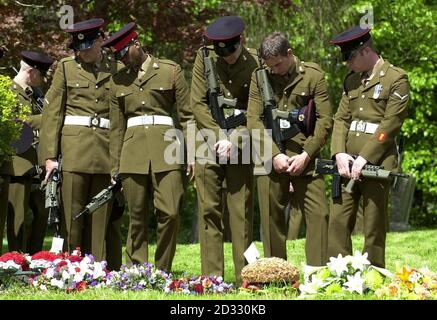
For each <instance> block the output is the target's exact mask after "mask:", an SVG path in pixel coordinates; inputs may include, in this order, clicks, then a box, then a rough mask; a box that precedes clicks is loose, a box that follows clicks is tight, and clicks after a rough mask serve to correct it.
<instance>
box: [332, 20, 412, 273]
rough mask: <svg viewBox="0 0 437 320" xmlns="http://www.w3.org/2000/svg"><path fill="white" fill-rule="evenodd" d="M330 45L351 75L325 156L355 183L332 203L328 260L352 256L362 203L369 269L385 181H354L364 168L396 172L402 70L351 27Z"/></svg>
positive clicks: (382, 219)
mask: <svg viewBox="0 0 437 320" xmlns="http://www.w3.org/2000/svg"><path fill="white" fill-rule="evenodd" d="M331 43H333V44H336V45H338V46H340V48H341V52H342V55H343V60H344V61H346V66H347V67H348V69H350V70H351V72H350V73H349V74H348V75H347V76H346V79H345V81H344V92H343V96H342V99H341V101H340V105H339V107H338V111H337V113H336V115H335V117H334V129H333V134H332V143H331V153H332V156H333V157H335V160H336V163H337V167H338V171H339V173H340V174H341V175H342V176H343V177H344V178H349V179H354V180H357V183H356V185H355V187H354V189H353V193H352V194H349V193H347V192H345V191H343V192H342V194H341V198H340V199H338V200H334V202H333V206H332V211H331V216H330V221H329V244H328V255H329V256H330V257H331V256H337V255H338V254H340V253H341V254H342V255H347V254H352V241H351V232H352V230H353V227H354V225H355V220H356V217H357V210H358V206H359V202H360V198H363V200H364V201H363V203H364V206H363V222H364V230H363V231H364V239H365V244H364V249H363V252H367V253H368V259H369V261H370V262H371V263H372V264H373V265H376V266H379V267H384V266H385V257H384V256H385V238H386V232H387V225H388V224H387V219H388V217H387V203H388V194H389V190H390V183H391V182H390V181H388V180H374V179H371V178H364V179H362V180H360V173H361V170H362V168H363V166H364V165H365V164H373V165H383V166H384V169H386V170H390V171H396V170H397V169H398V152H397V149H396V136H397V135H398V133H399V130H400V128H401V126H402V123H403V121H404V119H405V118H406V116H407V105H408V96H409V90H410V89H409V83H408V77H407V75H406V73H405V71H404V70H402V69H400V68H397V67H394V66H393V65H392V64H390V62H388V61H387V60H384V59H383V58H382V57H381V56H379V55H378V54H377V53H376V51H375V49H374V48H373V43H372V38H371V35H370V29H367V28H364V29H362V28H360V27H359V26H356V27H352V28H350V29H348V30H347V31H345V32H343V33H341V34H339V35H337V36H336V37H334V39H333V40H332V41H331ZM352 156H355V157H356V158H355V157H352ZM351 163H352V166H351V167H350V164H351Z"/></svg>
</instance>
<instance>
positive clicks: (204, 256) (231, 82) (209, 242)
mask: <svg viewBox="0 0 437 320" xmlns="http://www.w3.org/2000/svg"><path fill="white" fill-rule="evenodd" d="M244 28H245V24H244V21H243V20H242V19H241V18H240V17H238V16H225V17H221V18H219V19H217V20H216V21H214V22H213V23H212V24H211V25H210V26H208V28H207V29H206V32H205V37H206V38H207V39H209V40H212V43H213V45H214V48H213V50H212V48H210V47H208V48H207V50H208V52H209V56H210V57H211V59H212V61H213V63H214V64H215V68H216V70H217V77H218V82H219V85H220V90H221V91H222V94H223V95H224V96H225V97H226V98H229V99H234V98H236V105H235V107H234V108H230V109H229V112H230V113H233V114H234V115H239V114H240V113H246V110H247V100H248V94H249V85H250V77H251V74H252V72H253V70H255V68H256V67H257V66H258V62H257V59H256V55H255V52H254V51H253V50H250V49H247V48H246V47H244V45H243V43H242V37H241V33H242V32H243V30H244ZM204 50H205V49H200V50H199V51H198V53H197V57H196V60H195V62H194V69H193V79H192V83H191V108H192V111H193V113H194V116H195V118H196V123H197V128H198V129H199V130H200V132H201V133H202V134H203V138H204V140H205V141H206V143H208V146H209V148H210V149H209V150H212V151H213V152H212V154H213V155H214V156H213V159H203V157H204V155H201V154H199V152H196V168H195V172H196V186H197V198H198V204H199V239H200V249H201V261H202V274H205V275H211V274H213V275H217V276H223V275H224V253H223V216H222V211H223V210H222V205H223V203H222V188H223V186H224V185H223V183H225V184H226V193H227V194H226V200H227V206H228V211H229V223H230V229H231V239H232V255H233V260H234V267H235V277H236V281H237V283H240V282H241V269H242V268H243V267H244V265H245V264H246V262H245V258H244V255H243V253H244V251H245V250H246V249H247V247H248V246H249V245H250V243H251V241H252V233H253V231H252V225H253V164H252V161H251V160H250V159H249V161H246V162H243V161H242V160H243V159H242V158H241V155H240V154H239V155H238V158H239V159H238V163H232V161H228V160H229V152H230V149H231V145H232V143H231V141H230V138H229V137H226V134H222V137H224V138H221V136H220V135H219V132H220V131H221V130H223V129H228V128H222V127H220V125H219V124H218V122H217V119H214V118H213V116H212V114H211V112H210V111H209V110H208V104H207V103H208V101H207V99H208V98H207V90H208V89H207V82H206V78H205V74H204V72H205V62H204V60H205V57H204ZM226 111H228V110H226ZM232 129H234V130H237V132H242V131H247V128H246V121H245V120H244V123H242V125H240V126H238V127H237V128H232ZM205 130H211V131H212V132H213V133H214V135H215V139H214V140H213V141H214V142H216V143H215V144H214V143H211V142H210V140H209V139H208V138H207V136H206V135H205V134H204V133H205V132H207V131H205ZM213 144H214V145H213ZM197 151H199V148H198V150H197ZM240 152H241V148H240V146H239V153H240ZM241 153H242V152H241ZM216 155H217V158H216ZM208 160H209V161H208ZM217 160H218V161H217Z"/></svg>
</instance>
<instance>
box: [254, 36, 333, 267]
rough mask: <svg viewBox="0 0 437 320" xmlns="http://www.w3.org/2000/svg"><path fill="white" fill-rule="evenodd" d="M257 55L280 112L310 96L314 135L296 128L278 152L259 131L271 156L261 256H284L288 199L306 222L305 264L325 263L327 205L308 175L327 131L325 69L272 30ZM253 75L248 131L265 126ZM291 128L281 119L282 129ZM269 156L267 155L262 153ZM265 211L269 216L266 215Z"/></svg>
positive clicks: (317, 181) (321, 185) (320, 186)
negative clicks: (303, 58)
mask: <svg viewBox="0 0 437 320" xmlns="http://www.w3.org/2000/svg"><path fill="white" fill-rule="evenodd" d="M260 55H261V57H262V58H263V59H264V61H265V63H266V65H267V66H268V72H269V73H268V80H269V83H270V84H271V87H272V90H273V93H274V95H275V98H276V101H277V106H278V109H279V110H283V111H289V112H292V111H293V110H299V109H302V108H303V107H304V106H306V105H307V104H308V103H309V101H310V99H313V100H314V102H315V107H316V110H317V113H318V119H317V122H316V124H315V129H314V133H312V134H305V132H303V131H301V132H298V133H297V134H296V135H295V136H294V137H292V138H290V139H289V140H288V141H285V142H284V146H285V148H284V149H285V150H284V151H285V152H281V151H280V150H279V148H278V146H277V145H276V144H274V143H273V142H272V139H271V137H270V136H269V135H267V134H265V135H263V134H261V147H263V146H264V147H265V146H266V145H267V144H271V146H272V149H271V150H272V154H271V155H270V156H271V157H270V158H267V157H265V158H264V161H265V162H266V161H272V164H273V168H274V170H272V171H271V172H270V174H269V178H270V179H269V186H268V189H267V190H265V192H268V193H269V210H264V211H262V214H263V215H262V216H261V224H262V229H263V245H264V254H265V255H266V256H275V257H280V258H283V259H287V252H286V239H287V234H286V230H287V227H286V225H287V222H286V221H285V214H284V208H285V206H286V205H287V203H288V201H289V199H290V192H292V194H291V206H292V210H299V211H300V212H302V215H303V216H304V217H305V221H306V230H307V231H306V245H305V252H306V260H307V264H309V265H314V266H320V265H324V264H325V263H326V260H327V257H326V246H327V241H328V240H327V233H328V214H329V209H328V203H327V199H326V195H325V181H324V180H323V177H313V176H312V173H313V169H314V161H315V158H317V157H318V156H319V151H320V149H321V148H322V147H323V146H324V144H325V142H326V139H327V138H328V135H329V133H330V130H331V126H332V119H331V112H332V111H331V105H330V102H329V98H328V94H327V92H326V84H325V79H324V72H323V70H322V69H321V68H320V66H319V65H317V64H315V63H312V62H303V61H301V60H299V58H298V57H297V56H295V55H294V54H293V51H292V49H291V48H290V45H289V42H288V40H287V39H286V37H285V36H284V35H283V34H281V33H279V32H275V33H272V34H271V35H269V36H267V37H266V38H265V39H264V40H263V41H262V43H261V47H260ZM258 85H259V83H258V81H257V77H256V73H254V74H253V76H252V82H251V86H250V94H249V109H248V113H247V119H248V126H249V128H250V129H251V130H253V129H258V130H264V128H265V125H264V123H263V120H262V119H261V118H262V116H263V112H264V110H263V101H262V96H261V93H260V88H259V87H258ZM287 125H288V126H290V123H289V122H286V123H284V122H283V121H281V129H283V128H286V127H287ZM266 156H268V155H266ZM267 214H268V216H266V215H267Z"/></svg>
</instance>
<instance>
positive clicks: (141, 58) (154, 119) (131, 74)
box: [105, 22, 191, 271]
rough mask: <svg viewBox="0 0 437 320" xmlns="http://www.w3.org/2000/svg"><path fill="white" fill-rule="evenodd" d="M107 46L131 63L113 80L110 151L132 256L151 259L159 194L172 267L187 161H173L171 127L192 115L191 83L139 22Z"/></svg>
mask: <svg viewBox="0 0 437 320" xmlns="http://www.w3.org/2000/svg"><path fill="white" fill-rule="evenodd" d="M105 46H107V47H110V48H111V49H112V51H113V52H114V54H115V57H116V59H118V60H121V61H122V62H123V63H124V64H125V65H126V67H125V68H124V69H122V70H121V71H120V72H118V73H117V74H115V75H114V76H113V77H112V80H111V86H110V95H111V111H110V113H111V114H110V119H111V134H110V154H111V167H112V174H115V173H119V174H120V175H121V178H122V185H123V194H124V197H125V200H126V203H127V207H128V209H129V214H130V224H129V231H128V240H127V244H126V253H127V260H128V262H130V263H144V262H147V261H149V256H148V218H149V217H148V215H149V209H148V204H149V200H151V197H153V204H154V207H155V214H156V219H157V240H156V241H157V244H156V252H155V264H156V266H157V267H158V268H159V269H162V270H165V271H170V270H171V266H172V261H173V257H174V254H175V250H176V236H177V229H178V218H179V216H178V215H179V210H180V207H181V201H182V195H183V191H184V190H183V183H182V170H181V169H182V168H181V162H182V161H177V162H173V163H172V162H171V161H169V160H170V159H167V158H166V157H165V152H166V149H168V147H169V146H170V145H171V144H173V143H175V142H176V141H177V140H176V139H174V138H175V136H174V135H173V134H172V133H171V130H173V132H174V123H173V118H172V115H173V114H174V113H175V112H176V113H177V116H178V117H179V122H180V124H181V125H182V127H184V126H185V123H186V121H187V120H188V119H189V117H190V116H191V111H190V108H189V90H188V85H187V83H186V80H185V78H184V74H183V71H182V69H181V67H180V66H179V65H178V64H177V63H175V62H173V61H171V60H164V59H158V58H156V57H154V56H152V55H151V54H149V53H147V52H145V51H143V49H142V47H141V44H140V42H139V40H138V34H137V33H136V31H135V23H133V22H131V23H129V24H128V25H126V26H124V27H123V28H122V29H121V30H120V31H118V32H117V33H115V34H114V35H113V36H112V37H111V38H109V39H108V40H107V41H106V42H105ZM150 190H152V194H150Z"/></svg>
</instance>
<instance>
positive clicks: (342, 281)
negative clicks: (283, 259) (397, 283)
mask: <svg viewBox="0 0 437 320" xmlns="http://www.w3.org/2000/svg"><path fill="white" fill-rule="evenodd" d="M391 277H392V274H391V273H390V272H389V271H388V270H386V269H382V268H378V267H375V266H372V265H371V264H370V261H369V260H367V252H366V253H364V254H361V253H360V252H358V251H355V254H354V255H353V256H350V255H348V256H345V257H343V256H342V255H341V254H339V255H338V256H337V258H335V257H331V258H330V262H328V263H327V265H326V266H323V267H312V266H304V283H303V284H301V285H300V286H299V290H300V292H301V296H311V295H317V294H323V295H327V296H331V295H332V296H336V295H341V294H343V293H345V292H350V293H354V292H355V293H358V294H360V295H361V294H364V293H368V292H375V291H376V290H378V289H380V288H382V286H383V285H384V283H385V281H386V279H387V278H391Z"/></svg>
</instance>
